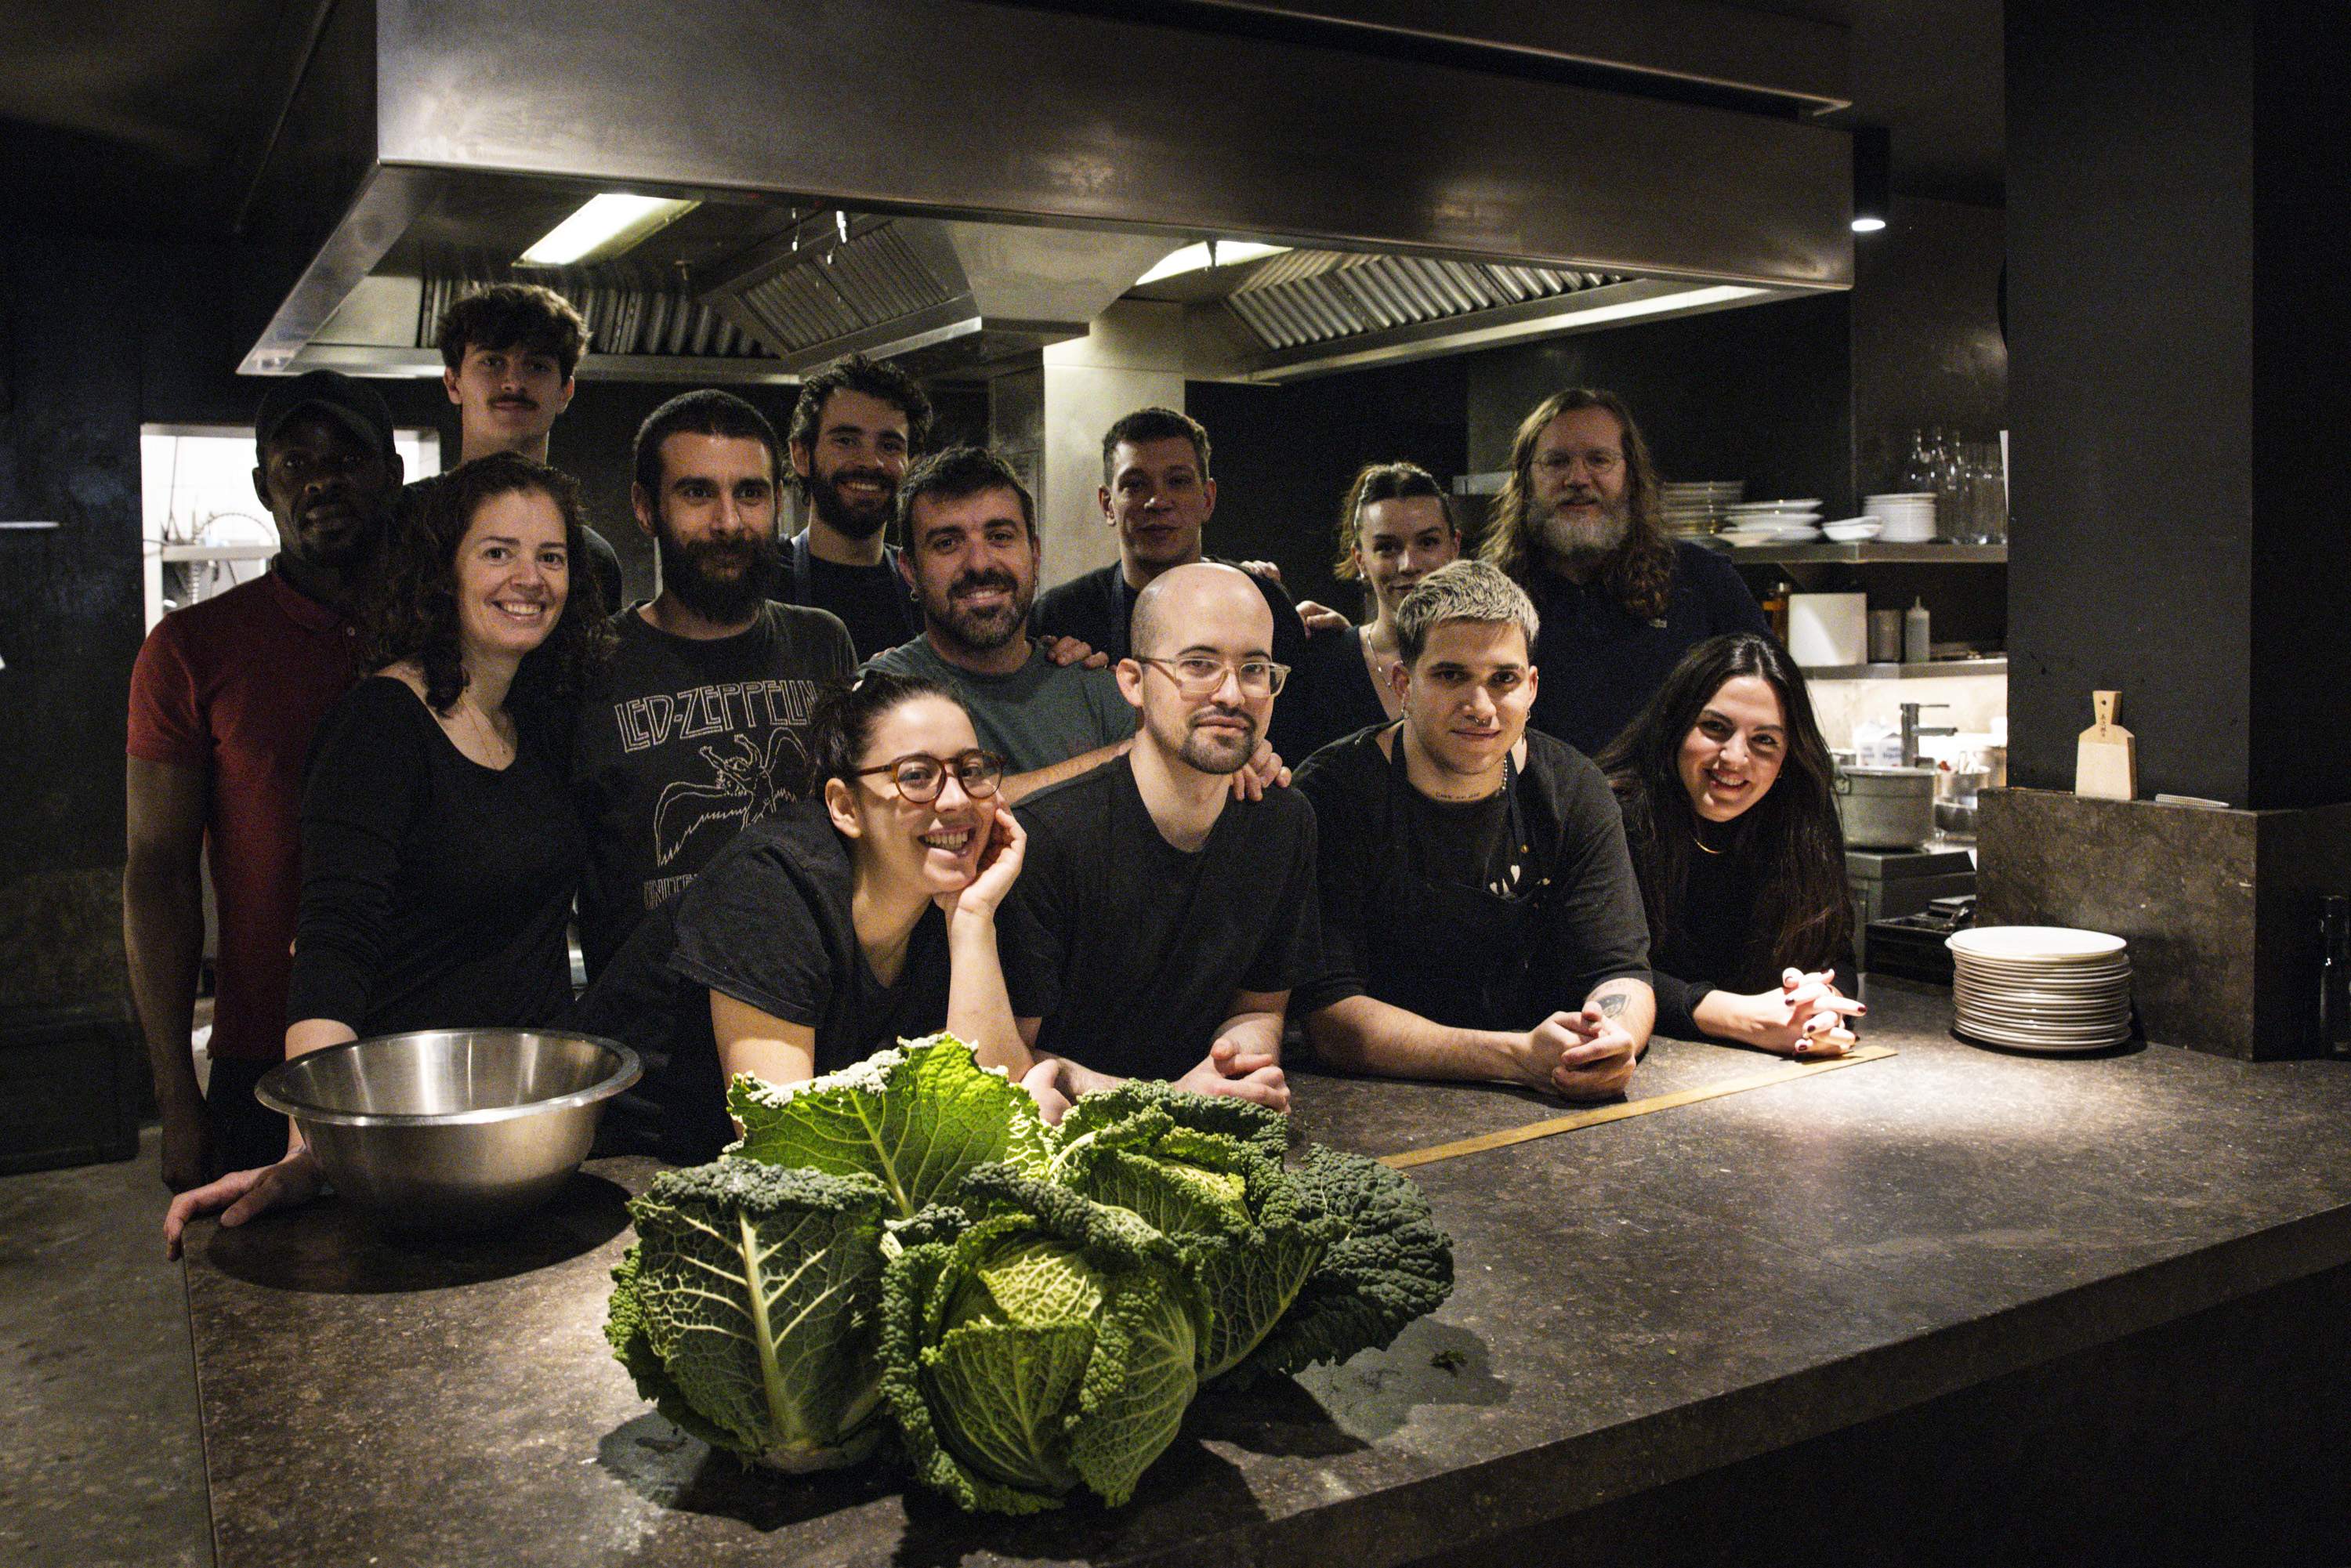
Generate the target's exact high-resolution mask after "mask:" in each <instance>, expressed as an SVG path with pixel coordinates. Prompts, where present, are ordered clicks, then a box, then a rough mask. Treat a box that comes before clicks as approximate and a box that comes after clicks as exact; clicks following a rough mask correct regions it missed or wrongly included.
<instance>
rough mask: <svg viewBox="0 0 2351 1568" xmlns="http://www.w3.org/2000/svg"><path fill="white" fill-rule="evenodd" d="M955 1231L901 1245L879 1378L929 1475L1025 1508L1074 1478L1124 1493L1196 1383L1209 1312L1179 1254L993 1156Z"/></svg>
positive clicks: (1140, 1225) (889, 1283)
mask: <svg viewBox="0 0 2351 1568" xmlns="http://www.w3.org/2000/svg"><path fill="white" fill-rule="evenodd" d="M962 1196H963V1197H964V1199H965V1204H966V1207H967V1212H968V1213H970V1214H971V1215H973V1216H974V1217H976V1218H974V1219H973V1220H972V1222H971V1223H970V1224H969V1225H968V1227H967V1228H966V1229H965V1230H964V1231H963V1233H962V1234H961V1235H960V1236H958V1237H956V1239H953V1240H951V1241H950V1240H936V1241H926V1242H924V1243H922V1244H920V1245H917V1246H914V1247H909V1248H907V1249H905V1250H904V1251H903V1252H901V1253H900V1254H899V1255H898V1256H897V1257H896V1258H894V1259H893V1260H891V1262H890V1264H889V1268H888V1270H887V1272H886V1273H885V1275H884V1277H883V1321H882V1347H881V1354H882V1363H883V1378H882V1390H883V1396H884V1397H885V1398H886V1399H887V1400H888V1402H889V1406H890V1410H891V1414H892V1415H893V1416H894V1417H895V1419H896V1421H897V1426H898V1430H899V1433H900V1435H901V1437H903V1439H904V1445H905V1449H906V1455H907V1458H909V1459H910V1460H911V1461H912V1462H913V1464H914V1473H915V1475H916V1476H917V1478H918V1479H921V1480H922V1481H923V1483H924V1484H925V1485H926V1486H930V1487H932V1488H935V1490H939V1491H942V1492H945V1493H946V1495H947V1496H949V1497H950V1498H953V1499H954V1500H956V1502H957V1503H959V1504H961V1505H962V1506H963V1507H965V1508H967V1509H985V1510H987V1511H991V1512H997V1513H1033V1512H1036V1511H1040V1510H1042V1509H1049V1508H1055V1507H1058V1506H1060V1502H1061V1498H1062V1497H1063V1496H1064V1495H1066V1494H1067V1493H1069V1492H1071V1491H1074V1490H1077V1489H1078V1488H1079V1487H1080V1486H1083V1487H1085V1488H1086V1489H1088V1490H1091V1491H1092V1492H1093V1493H1094V1494H1095V1495H1097V1496H1098V1497H1100V1498H1101V1499H1102V1500H1103V1501H1104V1502H1106V1503H1111V1504H1113V1505H1115V1504H1118V1503H1123V1502H1124V1501H1126V1500H1127V1499H1128V1498H1129V1497H1131V1496H1133V1495H1134V1486H1135V1482H1136V1480H1137V1479H1139V1478H1140V1477H1141V1476H1142V1474H1143V1472H1144V1469H1147V1468H1148V1467H1149V1466H1150V1464H1151V1462H1152V1460H1154V1459H1155V1458H1158V1457H1159V1455H1160V1453H1161V1452H1162V1451H1163V1450H1164V1449H1165V1448H1166V1447H1167V1445H1168V1444H1169V1443H1171V1442H1173V1441H1174V1440H1175V1433H1176V1430H1177V1428H1178V1427H1181V1426H1182V1424H1183V1420H1184V1411H1185V1408H1186V1406H1188V1405H1190V1404H1191V1402H1192V1396H1193V1394H1194V1392H1195V1390H1196V1388H1197V1386H1198V1381H1197V1375H1196V1360H1197V1357H1198V1354H1199V1342H1200V1338H1201V1335H1202V1334H1203V1333H1204V1332H1205V1331H1206V1329H1207V1317H1208V1308H1207V1302H1206V1301H1205V1300H1204V1299H1203V1298H1202V1296H1201V1294H1200V1291H1199V1287H1198V1283H1197V1281H1196V1279H1195V1277H1194V1275H1193V1272H1192V1270H1191V1269H1190V1267H1189V1265H1188V1264H1187V1262H1186V1259H1185V1257H1184V1255H1183V1254H1182V1253H1181V1252H1180V1251H1179V1250H1178V1249H1176V1247H1175V1244H1174V1243H1173V1242H1171V1241H1170V1240H1168V1239H1167V1238H1166V1237H1165V1236H1164V1235H1162V1234H1161V1233H1160V1232H1159V1231H1157V1230H1155V1229H1154V1228H1152V1227H1150V1226H1149V1225H1146V1224H1144V1222H1143V1220H1142V1219H1141V1218H1139V1217H1138V1216H1136V1215H1135V1214H1134V1213H1133V1212H1132V1211H1131V1210H1128V1209H1125V1208H1121V1207H1114V1206H1112V1205H1109V1204H1101V1203H1095V1202H1093V1201H1092V1199H1090V1198H1087V1197H1082V1196H1081V1195H1079V1194H1078V1193H1075V1192H1072V1191H1071V1190H1070V1189H1069V1188H1067V1187H1063V1186H1055V1185H1053V1184H1051V1183H1048V1182H1041V1181H1036V1180H1033V1179H1030V1178H1028V1177H1024V1176H1019V1175H1018V1174H1017V1173H1016V1172H1014V1171H1012V1170H1011V1169H1010V1168H1009V1167H1006V1166H995V1167H985V1168H983V1169H981V1170H979V1171H977V1172H975V1173H973V1175H972V1176H970V1177H969V1178H967V1181H966V1182H965V1184H964V1190H963V1195H962Z"/></svg>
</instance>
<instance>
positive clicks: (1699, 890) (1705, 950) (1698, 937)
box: [1652, 849, 1858, 1040]
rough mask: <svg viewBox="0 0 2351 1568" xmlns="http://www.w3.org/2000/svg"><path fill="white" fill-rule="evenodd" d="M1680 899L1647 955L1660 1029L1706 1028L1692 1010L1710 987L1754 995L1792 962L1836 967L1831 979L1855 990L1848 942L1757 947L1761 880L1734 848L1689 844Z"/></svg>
mask: <svg viewBox="0 0 2351 1568" xmlns="http://www.w3.org/2000/svg"><path fill="white" fill-rule="evenodd" d="M1686 877H1687V882H1686V884H1685V885H1684V887H1683V889H1682V896H1681V905H1680V907H1679V908H1677V909H1668V910H1666V911H1664V912H1663V915H1664V918H1663V919H1662V920H1661V921H1660V922H1659V925H1661V926H1662V927H1663V929H1664V931H1665V934H1666V935H1665V939H1664V940H1663V941H1662V942H1660V943H1659V944H1658V946H1657V949H1656V953H1655V954H1654V955H1652V957H1653V960H1654V962H1655V964H1656V988H1657V1030H1658V1032H1659V1033H1661V1034H1669V1035H1672V1036H1674V1037H1676V1038H1677V1039H1680V1040H1698V1039H1702V1038H1703V1037H1704V1031H1703V1030H1700V1029H1699V1028H1698V1019H1697V1018H1696V1017H1695V1016H1694V1015H1695V1013H1696V1011H1697V1009H1698V1003H1700V1002H1701V1001H1704V1000H1705V999H1706V994H1707V993H1708V991H1729V992H1733V993H1735V994H1738V995H1742V996H1747V995H1753V994H1754V993H1756V992H1759V991H1765V990H1769V989H1771V988H1773V987H1775V986H1777V985H1778V984H1779V983H1780V971H1781V969H1782V968H1784V967H1788V966H1789V965H1794V966H1795V967H1799V968H1804V969H1813V968H1820V967H1823V966H1825V967H1830V968H1834V970H1836V972H1837V977H1836V987H1837V989H1839V990H1840V991H1843V992H1844V994H1845V995H1847V996H1851V995H1853V992H1854V973H1855V969H1856V968H1857V967H1858V966H1857V965H1856V964H1855V962H1854V956H1853V945H1852V944H1851V943H1850V942H1848V943H1846V944H1845V945H1844V946H1843V947H1842V948H1841V949H1839V950H1838V951H1837V952H1835V953H1833V954H1828V955H1825V956H1823V955H1821V954H1801V953H1800V954H1774V953H1768V952H1759V951H1757V950H1756V945H1755V937H1756V929H1755V905H1756V902H1757V899H1758V897H1759V896H1760V895H1761V892H1762V885H1761V881H1760V880H1759V879H1758V877H1757V876H1756V874H1755V873H1754V872H1753V871H1752V870H1751V869H1750V867H1749V865H1748V863H1747V862H1746V860H1745V859H1744V858H1743V857H1741V856H1740V854H1738V853H1737V852H1734V851H1728V850H1727V851H1725V852H1723V853H1720V854H1707V853H1704V852H1700V851H1698V850H1695V849H1693V850H1692V851H1691V852H1690V856H1689V861H1688V869H1687V873H1686Z"/></svg>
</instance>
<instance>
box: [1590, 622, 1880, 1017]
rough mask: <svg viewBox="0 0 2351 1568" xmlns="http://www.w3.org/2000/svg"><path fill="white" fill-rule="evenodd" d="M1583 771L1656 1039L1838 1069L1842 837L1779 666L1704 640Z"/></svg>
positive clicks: (1826, 771)
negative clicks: (1639, 942) (1630, 898)
mask: <svg viewBox="0 0 2351 1568" xmlns="http://www.w3.org/2000/svg"><path fill="white" fill-rule="evenodd" d="M1597 760H1598V762H1599V764H1600V766H1601V768H1602V770H1603V771H1604V772H1605V773H1606V774H1607V775H1608V781H1609V783H1610V785H1611V786H1612V787H1613V788H1614V789H1615V791H1616V800H1617V804H1618V805H1619V806H1620V807H1621V808H1622V809H1623V810H1624V813H1625V842H1626V844H1627V846H1628V847H1629V848H1630V849H1631V850H1632V852H1633V873H1634V875H1635V878H1636V879H1637V880H1638V881H1639V883H1640V884H1641V898H1642V902H1643V903H1644V904H1646V906H1647V909H1648V916H1649V964H1650V968H1651V970H1652V973H1653V976H1654V983H1655V986H1656V994H1657V1031H1658V1032H1659V1033H1661V1034H1670V1035H1674V1036H1676V1037H1677V1038H1680V1039H1684V1040H1697V1039H1711V1040H1729V1041H1730V1042H1732V1043H1734V1044H1739V1045H1750V1046H1754V1047H1756V1048H1758V1049H1760V1050H1763V1051H1772V1052H1775V1053H1776V1054H1779V1055H1782V1056H1801V1057H1812V1056H1842V1055H1843V1054H1844V1051H1845V1049H1846V1047H1848V1046H1849V1045H1851V1044H1852V1042H1853V1039H1854V1036H1853V1031H1852V1030H1851V1029H1850V1028H1848V1027H1847V1025H1848V1023H1849V1021H1850V1020H1851V1019H1853V1018H1855V1017H1857V1016H1858V1015H1859V1014H1861V1013H1862V1012H1863V1011H1864V1010H1865V1009H1863V1007H1862V1006H1861V1004H1860V1003H1858V1002H1856V1001H1854V1000H1851V999H1850V998H1846V997H1844V996H1843V995H1841V994H1839V992H1838V990H1837V988H1836V985H1835V980H1836V977H1837V976H1839V975H1844V976H1847V977H1850V976H1851V975H1852V974H1853V972H1854V958H1853V905H1852V902H1851V898H1850V896H1849V894H1847V891H1846V887H1845V876H1844V833H1843V831H1841V830H1840V829H1839V827H1838V824H1837V813H1836V797H1835V795H1834V775H1833V772H1832V768H1831V764H1830V761H1829V753H1828V747H1827V745H1826V744H1825V743H1824V742H1823V740H1822V739H1821V731H1820V727H1819V725H1818V724H1816V723H1815V722H1813V705H1812V700H1811V698H1810V697H1808V696H1807V695H1805V692H1804V680H1803V676H1802V674H1800V673H1799V672H1798V671H1797V669H1796V666H1795V664H1794V663H1793V662H1792V661H1791V660H1790V659H1789V657H1788V655H1787V654H1786V653H1783V652H1782V651H1781V648H1780V645H1779V644H1778V643H1774V642H1772V641H1771V639H1770V638H1768V637H1759V636H1756V635H1754V634H1752V633H1750V632H1739V633H1734V634H1732V635H1729V636H1724V637H1710V638H1708V639H1707V640H1706V641H1705V642H1703V643H1698V645H1697V646H1696V647H1694V648H1692V649H1691V650H1690V651H1689V653H1687V655H1685V656H1684V657H1683V659H1682V661H1681V663H1680V664H1677V665H1676V666H1675V667H1674V671H1673V674H1670V675H1668V676H1667V677H1666V683H1665V685H1663V686H1662V687H1660V688H1659V689H1658V692H1657V695H1656V697H1655V698H1654V699H1653V700H1652V701H1651V702H1650V704H1649V706H1647V707H1646V709H1644V710H1643V711H1642V713H1641V715H1640V716H1639V717H1637V718H1635V720H1634V721H1633V723H1632V725H1631V726H1630V727H1627V728H1626V729H1625V733H1624V734H1622V735H1620V736H1618V737H1616V739H1615V740H1614V742H1613V743H1612V744H1611V745H1610V746H1609V747H1608V748H1607V749H1606V750H1604V751H1603V752H1602V753H1601V754H1600V756H1599V758H1597ZM1847 983H1848V984H1850V983H1851V981H1850V979H1848V981H1847Z"/></svg>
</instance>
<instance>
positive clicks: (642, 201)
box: [521, 194, 699, 267]
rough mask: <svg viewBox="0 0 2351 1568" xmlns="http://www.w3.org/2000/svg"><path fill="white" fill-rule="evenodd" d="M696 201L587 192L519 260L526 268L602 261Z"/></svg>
mask: <svg viewBox="0 0 2351 1568" xmlns="http://www.w3.org/2000/svg"><path fill="white" fill-rule="evenodd" d="M698 205H699V203H696V202H691V201H682V200H678V199H676V198H674V197H670V196H622V195H616V194H606V195H601V196H590V198H589V199H588V200H587V201H586V202H585V203H583V204H581V205H580V210H579V211H578V212H576V213H574V214H571V215H570V216H569V217H568V218H566V219H564V220H563V221H562V222H561V223H559V224H558V225H555V226H554V227H553V228H551V229H549V230H548V231H547V234H546V235H545V236H544V237H542V238H541V239H540V240H539V242H538V244H537V245H535V246H531V247H530V248H529V249H528V250H527V251H525V252H523V253H522V256H521V259H522V261H523V263H524V264H525V265H526V266H530V267H569V266H570V265H571V264H572V263H574V262H579V261H604V260H607V259H609V258H611V257H612V256H619V255H621V254H622V252H624V251H627V250H630V249H632V248H633V247H634V246H639V245H641V244H643V242H644V241H646V240H648V239H650V238H652V237H653V235H655V234H657V233H659V232H660V231H661V230H663V229H664V228H666V227H668V226H669V225H671V224H673V223H675V222H676V221H677V220H678V219H679V218H681V217H684V215H685V214H687V213H690V212H692V211H693V210H694V209H695V207H696V206H698Z"/></svg>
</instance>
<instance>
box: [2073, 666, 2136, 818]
mask: <svg viewBox="0 0 2351 1568" xmlns="http://www.w3.org/2000/svg"><path fill="white" fill-rule="evenodd" d="M2122 700H2123V695H2122V693H2120V692H2092V693H2091V694H2090V711H2091V712H2092V713H2094V714H2095V715H2096V716H2097V720H2098V722H2097V723H2095V724H2094V725H2092V726H2091V727H2089V728H2087V729H2085V730H2084V731H2083V732H2082V737H2081V739H2080V740H2079V741H2077V742H2076V743H2075V745H2074V794H2076V795H2089V796H2094V797H2095V798H2096V799H2098V800H2133V799H2136V798H2137V794H2138V743H2137V741H2135V740H2133V739H2132V738H2131V732H2130V731H2129V730H2126V729H2125V728H2124V727H2122V726H2121V725H2118V724H2116V722H2115V710H2116V708H2118V707H2119V706H2121V705H2122Z"/></svg>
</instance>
